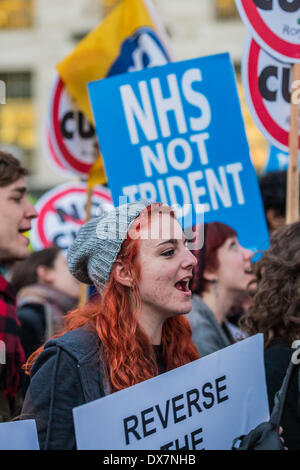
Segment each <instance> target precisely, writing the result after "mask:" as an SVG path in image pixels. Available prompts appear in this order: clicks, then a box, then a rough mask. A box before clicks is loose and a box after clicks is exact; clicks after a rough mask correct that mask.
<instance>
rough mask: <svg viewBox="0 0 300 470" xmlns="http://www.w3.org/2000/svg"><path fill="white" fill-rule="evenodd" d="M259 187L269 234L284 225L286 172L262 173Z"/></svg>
mask: <svg viewBox="0 0 300 470" xmlns="http://www.w3.org/2000/svg"><path fill="white" fill-rule="evenodd" d="M259 188H260V192H261V197H262V201H263V206H264V211H265V216H266V221H267V225H268V228H269V232H270V234H271V233H272V231H273V230H276V229H277V228H279V227H282V226H283V225H285V211H286V190H287V172H286V171H285V170H280V171H271V172H269V173H264V174H262V175H261V176H260V178H259Z"/></svg>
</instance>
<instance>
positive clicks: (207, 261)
mask: <svg viewBox="0 0 300 470" xmlns="http://www.w3.org/2000/svg"><path fill="white" fill-rule="evenodd" d="M194 231H196V236H197V234H199V228H198V229H197V227H196V230H195V228H194ZM236 236H237V233H236V231H235V230H234V229H233V228H231V227H230V226H229V225H226V224H223V223H222V222H210V223H208V224H204V243H203V247H202V248H201V250H195V251H193V254H194V256H195V257H196V258H197V265H196V266H195V268H194V270H193V279H192V282H191V291H192V292H193V293H194V294H201V293H202V292H204V291H206V290H207V284H208V283H207V282H206V281H205V279H204V269H207V270H208V271H211V272H214V271H215V270H216V269H218V267H219V259H218V249H219V248H220V247H221V246H222V245H223V244H224V243H225V241H226V240H227V238H231V237H236Z"/></svg>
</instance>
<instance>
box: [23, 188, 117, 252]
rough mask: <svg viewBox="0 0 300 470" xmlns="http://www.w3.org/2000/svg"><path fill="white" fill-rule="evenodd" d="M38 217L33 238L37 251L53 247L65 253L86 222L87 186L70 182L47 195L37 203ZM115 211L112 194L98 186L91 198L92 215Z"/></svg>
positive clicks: (31, 236)
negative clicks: (113, 209)
mask: <svg viewBox="0 0 300 470" xmlns="http://www.w3.org/2000/svg"><path fill="white" fill-rule="evenodd" d="M35 208H36V210H37V211H38V214H39V216H38V218H37V219H35V220H34V221H33V222H32V229H31V231H30V239H31V243H32V246H33V248H34V249H35V250H41V249H43V248H47V247H49V246H51V245H56V246H58V247H59V248H60V249H61V250H62V251H63V252H64V253H66V251H67V249H68V248H69V246H70V245H71V243H72V242H73V241H74V239H75V238H76V235H77V232H78V230H79V228H80V227H81V225H82V224H83V223H84V222H85V220H86V213H87V212H86V209H87V189H86V184H84V183H66V184H62V185H59V186H56V187H55V188H54V189H51V190H50V191H48V192H47V193H45V194H44V195H43V196H42V197H41V198H40V199H39V200H38V201H37V203H36V205H35ZM112 208H113V203H112V198H111V194H110V191H109V190H108V189H107V188H106V187H103V186H100V185H97V186H95V187H94V189H93V193H92V197H91V209H90V216H91V218H92V217H97V216H101V215H102V214H104V213H105V212H107V211H109V210H111V209H112Z"/></svg>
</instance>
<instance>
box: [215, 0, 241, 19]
mask: <svg viewBox="0 0 300 470" xmlns="http://www.w3.org/2000/svg"><path fill="white" fill-rule="evenodd" d="M214 3H215V13H216V18H218V19H221V20H230V19H235V18H239V13H238V10H237V7H236V5H235V1H234V0H214Z"/></svg>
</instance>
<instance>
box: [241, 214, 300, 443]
mask: <svg viewBox="0 0 300 470" xmlns="http://www.w3.org/2000/svg"><path fill="white" fill-rule="evenodd" d="M254 273H255V280H254V282H253V284H254V289H253V293H252V295H253V298H252V301H251V305H250V307H249V309H248V311H247V312H246V313H245V314H244V315H243V316H242V317H241V319H240V326H241V328H242V329H244V330H245V331H246V332H247V333H248V334H250V335H253V334H256V333H263V335H264V346H265V370H266V382H267V391H268V399H269V406H270V411H272V409H273V406H274V401H275V399H276V398H275V396H276V393H277V392H278V390H279V389H280V387H281V384H282V381H283V378H284V376H285V373H286V371H287V367H288V365H289V362H290V359H291V355H292V352H293V351H292V348H291V346H292V343H293V341H295V340H297V339H300V222H295V223H293V224H288V225H285V226H283V227H280V228H278V229H277V230H275V231H274V232H273V233H272V235H271V239H270V246H269V249H268V250H267V251H265V252H264V254H263V256H262V257H261V258H260V259H259V261H257V262H256V263H255V269H254ZM299 379H300V374H299V372H298V371H297V370H296V371H295V373H294V375H293V377H292V381H291V386H290V389H289V391H288V395H287V402H286V406H285V409H284V413H283V418H282V428H283V437H284V440H285V444H286V446H287V448H288V449H291V450H296V449H297V450H300V389H299V383H300V382H299Z"/></svg>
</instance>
